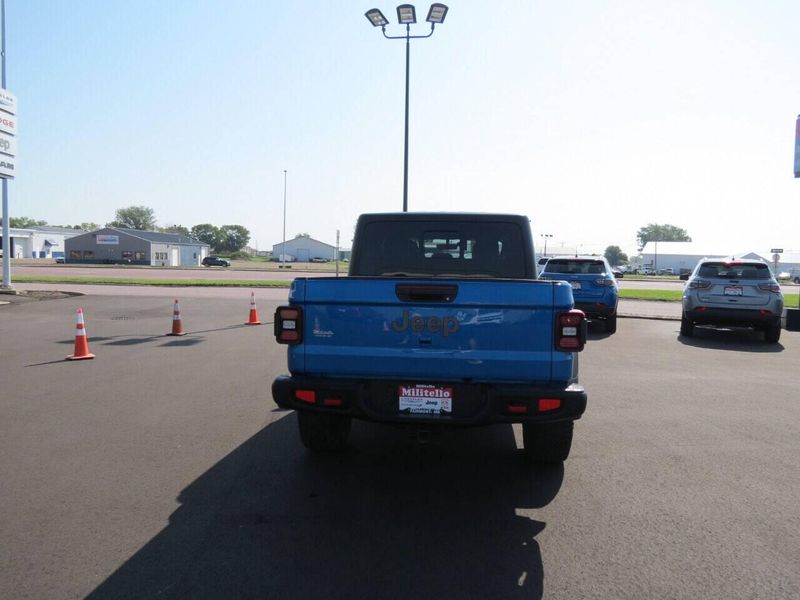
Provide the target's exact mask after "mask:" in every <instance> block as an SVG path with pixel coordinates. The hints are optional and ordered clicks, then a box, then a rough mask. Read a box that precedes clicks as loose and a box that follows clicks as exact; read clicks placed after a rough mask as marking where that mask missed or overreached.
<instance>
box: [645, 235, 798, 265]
mask: <svg viewBox="0 0 800 600" xmlns="http://www.w3.org/2000/svg"><path fill="white" fill-rule="evenodd" d="M730 257H736V258H757V259H761V260H763V261H764V262H766V263H768V264H769V265H771V266H772V267H773V268H774V266H775V265H774V262H773V260H772V254H771V253H770V252H768V251H763V250H762V251H742V249H741V248H733V249H732V248H725V247H720V246H718V245H711V244H703V243H700V242H647V244H645V247H644V248H642V266H643V267H649V268H651V269H655V270H658V271H661V270H664V269H672V270H673V272H674V273H680V272H681V271H682V270H687V269H688V270H692V269H694V267H695V266H696V265H697V263H698V261H700V260H701V259H703V258H730ZM792 267H800V254H798V253H792V252H790V253H785V254H782V255H781V258H780V261H779V262H778V271H781V270H789V269H790V268H792Z"/></svg>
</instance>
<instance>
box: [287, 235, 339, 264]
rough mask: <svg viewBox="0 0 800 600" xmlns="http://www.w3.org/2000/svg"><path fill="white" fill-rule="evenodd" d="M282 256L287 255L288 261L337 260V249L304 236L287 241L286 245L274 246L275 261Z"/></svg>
mask: <svg viewBox="0 0 800 600" xmlns="http://www.w3.org/2000/svg"><path fill="white" fill-rule="evenodd" d="M284 248H285V249H284ZM282 254H285V255H286V260H288V261H298V262H308V261H310V260H311V259H322V260H335V258H336V247H335V246H331V245H330V244H326V243H325V242H320V241H319V240H315V239H314V238H311V237H306V236H304V235H302V236H299V237H296V238H294V239H293V240H286V244H285V245H284V244H282V243H281V244H275V245H274V246H272V259H273V260H281V255H282Z"/></svg>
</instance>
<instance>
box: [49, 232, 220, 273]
mask: <svg viewBox="0 0 800 600" xmlns="http://www.w3.org/2000/svg"><path fill="white" fill-rule="evenodd" d="M65 249H66V260H65V262H67V263H72V264H76V263H84V264H129V265H151V266H159V267H184V266H193V267H197V266H200V264H201V263H202V261H203V259H204V258H205V257H206V256H208V252H209V245H208V244H204V243H203V242H199V241H197V240H195V239H192V238H189V237H186V236H183V235H180V234H178V233H161V232H159V231H139V230H138V229H123V228H119V227H104V228H102V229H98V230H97V231H92V232H90V233H84V234H83V235H79V236H76V237H74V238H71V239H68V240H66V242H65Z"/></svg>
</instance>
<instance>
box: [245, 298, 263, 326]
mask: <svg viewBox="0 0 800 600" xmlns="http://www.w3.org/2000/svg"><path fill="white" fill-rule="evenodd" d="M245 325H261V321H259V320H258V311H257V310H256V293H255V292H250V320H249V321H247V323H245Z"/></svg>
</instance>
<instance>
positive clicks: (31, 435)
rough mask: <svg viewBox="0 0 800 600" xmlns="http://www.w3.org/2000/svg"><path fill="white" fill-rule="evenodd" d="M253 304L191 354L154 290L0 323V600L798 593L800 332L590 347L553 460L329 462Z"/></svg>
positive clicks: (82, 301) (199, 322)
mask: <svg viewBox="0 0 800 600" xmlns="http://www.w3.org/2000/svg"><path fill="white" fill-rule="evenodd" d="M248 302H249V291H244V292H242V298H241V299H239V298H213V297H209V298H203V297H198V298H186V299H182V300H181V309H182V317H183V323H184V328H185V330H186V331H187V335H186V336H184V337H180V338H170V337H164V334H165V333H167V332H168V331H169V330H170V327H171V316H172V303H171V302H170V299H169V298H165V297H149V296H143V297H135V296H86V297H74V298H66V299H61V300H51V301H42V302H31V303H26V304H17V305H13V306H2V307H0V328H1V329H2V332H3V337H2V339H3V342H2V345H1V346H0V478H1V479H0V481H2V482H3V483H2V486H0V505H2V506H3V510H2V512H0V539H2V540H3V542H2V545H0V597H4V598H16V597H22V598H25V597H29V598H80V597H86V596H89V597H91V598H188V597H191V598H232V597H241V598H245V597H247V598H251V597H263V598H348V599H351V598H386V597H391V598H443V597H445V598H537V597H545V598H565V599H566V598H569V599H573V598H637V599H639V598H692V599H694V598H797V597H800V508H798V507H799V506H800V502H798V497H800V469H798V468H797V456H798V454H799V453H800V441H798V439H799V436H798V425H797V423H799V422H800V405H799V404H798V402H797V397H798V388H800V386H798V383H797V364H798V361H797V357H798V353H799V352H800V333H796V332H787V331H784V332H783V337H782V338H781V343H780V344H778V345H765V344H764V343H763V342H762V341H761V337H760V334H756V333H753V332H747V331H698V335H697V336H696V337H695V338H692V339H691V340H683V339H681V338H679V337H678V323H676V322H675V321H665V320H647V319H622V320H621V321H620V325H619V330H618V333H617V334H615V335H613V336H606V335H605V334H602V333H595V334H593V335H592V339H591V340H590V343H589V344H588V346H587V349H586V351H585V352H584V353H583V354H582V355H581V369H582V382H583V383H584V385H585V386H586V388H587V391H588V394H589V408H588V410H587V413H586V415H585V416H584V418H583V419H582V420H581V421H579V422H578V423H577V425H576V436H575V442H574V445H573V452H572V455H571V456H570V458H569V460H568V461H567V462H566V463H565V465H564V467H563V468H554V467H549V468H543V467H540V468H531V467H528V466H526V465H525V464H524V462H523V461H522V458H521V456H520V455H519V452H518V450H517V448H518V446H519V445H520V440H519V433H520V432H519V431H515V430H514V429H512V428H510V427H505V426H498V427H494V428H490V429H478V430H467V431H456V432H447V433H444V434H442V435H441V436H438V437H436V438H435V439H434V440H432V442H431V443H430V444H426V445H419V444H418V443H417V442H415V441H413V440H411V439H409V437H408V436H407V435H406V433H405V432H403V431H402V430H396V429H393V428H388V427H383V426H377V425H372V424H357V425H356V426H355V427H354V431H353V436H352V448H351V450H349V451H348V452H346V453H344V454H342V455H337V456H333V457H322V458H320V457H315V456H312V455H309V454H308V453H307V452H306V451H305V450H304V449H303V448H302V446H301V445H300V442H299V440H298V439H297V434H296V431H295V422H294V415H293V414H292V413H287V412H283V411H279V410H278V409H277V408H276V407H275V405H274V404H273V402H272V400H271V398H270V395H269V385H270V383H271V381H272V379H273V377H274V376H275V375H277V374H278V373H281V372H283V371H284V370H285V357H284V352H285V349H284V348H283V347H279V346H278V345H277V344H275V343H274V342H273V340H272V331H271V327H270V325H269V322H270V321H271V314H272V311H273V309H274V307H275V305H276V304H277V300H275V299H267V300H259V306H258V308H259V311H260V313H261V320H262V321H265V323H266V324H265V326H261V327H247V326H244V325H243V323H244V322H245V321H246V320H247V316H248V308H249V304H248ZM78 306H82V307H84V308H85V311H86V327H87V331H88V335H89V344H90V349H91V351H92V352H93V353H94V354H96V355H97V358H95V359H94V360H90V361H82V362H78V363H68V362H65V361H64V360H63V359H64V357H65V356H66V355H67V354H69V353H71V351H72V344H73V339H74V338H73V334H74V327H75V326H74V314H75V309H76V308H77V307H78Z"/></svg>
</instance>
